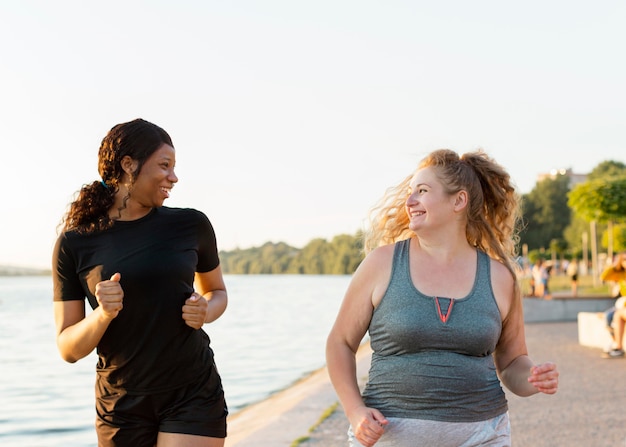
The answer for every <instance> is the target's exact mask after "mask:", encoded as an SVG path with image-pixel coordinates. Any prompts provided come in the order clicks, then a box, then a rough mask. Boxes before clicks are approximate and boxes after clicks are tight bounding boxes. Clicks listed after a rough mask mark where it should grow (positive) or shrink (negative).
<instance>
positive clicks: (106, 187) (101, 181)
mask: <svg viewBox="0 0 626 447" xmlns="http://www.w3.org/2000/svg"><path fill="white" fill-rule="evenodd" d="M100 183H101V184H102V186H104V188H105V189H109V185H107V184H106V183H104V180H100Z"/></svg>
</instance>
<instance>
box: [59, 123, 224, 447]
mask: <svg viewBox="0 0 626 447" xmlns="http://www.w3.org/2000/svg"><path fill="white" fill-rule="evenodd" d="M98 158H99V163H98V171H99V174H100V176H101V178H102V180H101V181H100V180H99V181H94V182H93V183H91V184H88V185H85V186H83V188H82V189H81V190H80V192H79V194H78V197H77V199H76V200H75V201H74V202H73V203H72V204H71V205H70V208H69V211H68V213H67V215H66V216H65V219H64V227H63V232H62V234H61V235H60V236H59V238H58V240H57V243H56V246H55V250H54V254H53V282H54V317H55V322H56V327H57V345H58V348H59V351H60V353H61V356H62V357H63V359H65V360H66V361H68V362H75V361H77V360H79V359H81V358H83V357H85V356H87V355H88V354H89V353H90V352H92V351H93V349H94V348H97V351H98V366H97V372H98V375H97V381H96V412H97V417H96V431H97V434H98V444H99V446H128V445H137V446H153V445H156V446H157V447H170V446H177V445H183V444H184V445H186V446H191V447H221V446H223V445H224V438H225V437H226V416H227V413H228V411H227V407H226V403H225V400H224V393H223V390H222V384H221V379H220V376H219V374H218V372H217V369H216V367H215V364H214V361H213V351H212V350H211V347H210V340H209V337H208V335H207V334H206V333H205V332H204V331H203V330H202V326H203V324H204V323H209V322H212V321H214V320H216V319H217V318H219V317H220V316H221V315H222V313H223V312H224V310H225V309H226V305H227V301H228V298H227V294H226V287H225V285H224V280H223V277H222V272H221V269H220V266H219V258H218V255H217V244H216V240H215V233H214V231H213V227H212V226H211V223H210V222H209V220H208V219H207V217H206V216H205V215H204V214H203V213H201V212H199V211H196V210H193V209H178V208H167V207H164V206H163V202H164V201H165V199H166V198H168V197H169V195H170V191H171V189H172V187H173V186H174V184H175V183H176V182H177V181H178V177H177V176H176V174H175V173H174V167H175V162H176V157H175V151H174V147H173V144H172V141H171V139H170V137H169V135H168V134H167V133H166V132H165V131H164V130H163V129H161V128H160V127H158V126H156V125H154V124H152V123H149V122H147V121H145V120H142V119H137V120H134V121H130V122H127V123H122V124H118V125H116V126H115V127H113V128H112V129H111V130H110V131H109V133H108V134H107V135H106V136H105V138H104V139H103V141H102V144H101V146H100V150H99V157H98ZM85 298H86V299H87V300H88V301H89V303H90V305H91V307H92V308H93V312H92V313H90V314H89V315H86V313H85V303H84V301H85Z"/></svg>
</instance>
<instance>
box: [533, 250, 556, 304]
mask: <svg viewBox="0 0 626 447" xmlns="http://www.w3.org/2000/svg"><path fill="white" fill-rule="evenodd" d="M532 275H533V283H534V296H536V297H537V298H542V299H550V298H552V296H551V295H550V285H549V280H550V268H549V267H547V266H546V263H545V261H544V260H543V259H541V258H539V259H537V260H536V261H535V265H534V266H533V269H532Z"/></svg>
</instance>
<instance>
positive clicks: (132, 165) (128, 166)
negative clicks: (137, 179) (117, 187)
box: [120, 155, 137, 177]
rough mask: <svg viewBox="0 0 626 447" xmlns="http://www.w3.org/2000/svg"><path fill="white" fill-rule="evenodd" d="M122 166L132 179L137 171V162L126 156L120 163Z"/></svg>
mask: <svg viewBox="0 0 626 447" xmlns="http://www.w3.org/2000/svg"><path fill="white" fill-rule="evenodd" d="M120 166H121V167H122V169H123V170H124V172H125V173H126V174H127V175H128V176H129V177H132V176H133V174H134V173H135V171H136V170H137V161H136V160H133V159H132V158H131V157H130V156H129V155H124V158H122V161H121V162H120Z"/></svg>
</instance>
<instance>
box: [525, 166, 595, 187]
mask: <svg viewBox="0 0 626 447" xmlns="http://www.w3.org/2000/svg"><path fill="white" fill-rule="evenodd" d="M559 175H565V176H567V177H568V178H569V187H570V188H573V187H574V186H576V185H578V184H579V183H584V182H586V181H587V174H574V172H573V171H572V169H571V168H568V169H563V168H561V169H552V170H551V171H550V172H548V173H545V174H539V175H538V176H537V182H540V181H542V180H545V179H547V178H550V179H552V180H554V179H556V178H557V176H559Z"/></svg>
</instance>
